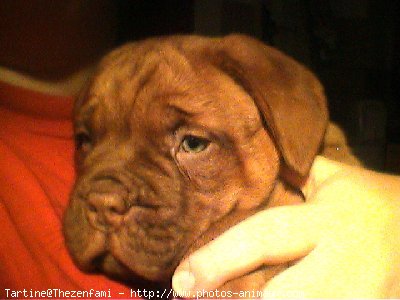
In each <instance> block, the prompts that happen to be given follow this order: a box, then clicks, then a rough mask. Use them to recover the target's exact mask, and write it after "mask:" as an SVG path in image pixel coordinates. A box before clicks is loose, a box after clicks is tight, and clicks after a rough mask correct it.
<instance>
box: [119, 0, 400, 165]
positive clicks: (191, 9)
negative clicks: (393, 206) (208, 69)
mask: <svg viewBox="0 0 400 300" xmlns="http://www.w3.org/2000/svg"><path fill="white" fill-rule="evenodd" d="M399 6H400V1H396V0H391V1H389V0H284V1H282V0H270V1H268V0H264V1H263V0H166V1H165V0H164V1H161V0H153V1H149V0H136V1H128V0H119V1H117V15H118V28H117V31H118V43H119V44H121V43H124V42H126V41H129V40H137V39H141V38H145V37H147V36H152V35H166V34H173V33H196V34H204V35H209V36H211V35H212V36H215V35H223V34H228V33H231V32H240V33H246V34H249V35H252V36H255V37H257V38H259V39H261V40H263V41H265V42H266V43H268V44H271V45H273V46H275V47H277V48H279V49H281V50H283V51H284V52H286V53H287V54H289V55H291V56H293V57H294V58H296V59H297V60H299V61H301V62H303V63H304V64H306V65H307V66H309V67H310V68H311V69H312V70H314V72H315V73H316V74H317V76H318V77H319V78H320V80H321V81H322V82H323V84H324V86H325V89H326V93H327V96H328V99H329V106H330V112H331V118H332V120H334V121H336V122H337V123H339V124H340V125H341V126H342V128H344V130H345V132H346V133H347V136H348V139H349V142H350V144H351V145H352V147H353V149H354V152H355V153H356V154H357V155H358V156H359V157H360V158H361V159H362V160H364V162H365V164H366V165H367V166H369V167H372V168H375V169H378V170H386V171H390V172H396V173H400V117H399V115H400V105H399V101H400V69H399V67H400V55H399V48H400V38H399V37H400V34H399V33H400V18H399V17H400V13H399Z"/></svg>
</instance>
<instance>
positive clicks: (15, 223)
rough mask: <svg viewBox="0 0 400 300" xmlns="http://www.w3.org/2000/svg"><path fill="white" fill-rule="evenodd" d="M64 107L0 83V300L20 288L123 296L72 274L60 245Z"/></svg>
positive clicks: (68, 180)
mask: <svg viewBox="0 0 400 300" xmlns="http://www.w3.org/2000/svg"><path fill="white" fill-rule="evenodd" d="M72 105H73V99H72V98H68V97H56V96H49V95H45V94H41V93H38V92H33V91H30V90H26V89H23V88H19V87H15V86H12V85H8V84H5V83H2V82H0V222H1V223H0V298H5V297H6V296H7V294H6V290H5V289H10V290H9V291H8V292H9V294H8V297H10V295H11V294H10V293H11V291H13V290H14V291H22V290H24V289H25V290H27V291H28V292H29V293H32V292H34V291H44V290H48V289H61V290H62V291H87V290H90V289H94V290H99V291H100V290H102V291H107V292H109V293H110V295H111V296H112V297H125V298H130V296H131V294H130V288H127V287H126V286H123V285H121V284H119V283H116V282H114V281H111V280H109V279H107V278H105V277H103V276H101V275H88V274H84V273H82V272H80V271H79V270H78V269H77V268H76V267H75V265H74V264H73V262H72V261H71V258H70V257H69V255H68V253H67V250H66V248H65V246H64V240H63V235H62V227H61V222H62V215H63V212H64V210H65V208H66V206H67V203H68V194H69V191H70V189H71V186H72V183H73V180H74V168H73V135H72V123H71V115H72ZM119 293H124V294H123V295H122V294H121V295H120V294H119ZM14 295H15V294H14ZM59 296H62V294H61V295H59ZM21 297H23V295H22V294H19V298H21ZM35 298H38V297H35Z"/></svg>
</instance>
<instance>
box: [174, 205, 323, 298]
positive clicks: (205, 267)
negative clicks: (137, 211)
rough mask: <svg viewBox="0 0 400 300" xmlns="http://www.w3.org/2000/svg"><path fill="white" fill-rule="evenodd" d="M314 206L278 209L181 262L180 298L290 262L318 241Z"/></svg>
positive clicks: (176, 278)
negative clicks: (266, 266)
mask: <svg viewBox="0 0 400 300" xmlns="http://www.w3.org/2000/svg"><path fill="white" fill-rule="evenodd" d="M316 214H317V211H316V210H315V209H313V205H312V204H303V205H297V206H282V207H275V208H272V209H269V210H266V211H262V212H259V213H257V214H255V215H253V216H251V217H250V218H248V219H246V220H244V221H243V222H241V223H239V224H237V225H236V226H234V227H232V228H230V229H229V230H227V231H226V232H225V233H223V234H222V235H221V236H219V237H217V238H216V239H215V240H213V241H212V242H210V243H209V244H207V245H205V246H204V247H202V248H200V249H199V250H197V251H196V252H194V253H193V254H191V255H190V256H189V257H188V258H186V259H185V260H184V261H182V262H181V264H180V265H179V266H178V268H177V269H176V271H175V274H174V276H173V279H172V286H173V288H174V290H175V291H176V292H177V293H178V294H182V295H187V292H193V293H194V292H196V291H200V290H203V289H204V290H212V289H215V288H217V287H219V286H221V285H222V284H224V283H225V282H226V281H228V280H230V279H233V278H236V277H238V276H241V275H244V274H246V273H248V272H250V271H252V270H254V269H256V268H257V267H259V266H261V265H263V264H278V263H283V262H287V261H291V260H294V259H297V258H299V257H302V256H304V255H306V254H307V253H309V252H310V251H311V250H312V249H313V248H314V246H315V244H316V241H317V240H318V236H317V233H318V231H317V230H316V228H317V224H316V222H314V221H313V220H317V216H316Z"/></svg>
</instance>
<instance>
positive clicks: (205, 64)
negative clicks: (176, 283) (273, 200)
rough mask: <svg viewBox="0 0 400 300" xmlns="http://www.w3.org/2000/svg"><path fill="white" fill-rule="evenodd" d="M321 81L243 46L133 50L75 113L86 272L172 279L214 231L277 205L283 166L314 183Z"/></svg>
mask: <svg viewBox="0 0 400 300" xmlns="http://www.w3.org/2000/svg"><path fill="white" fill-rule="evenodd" d="M324 101H325V100H324V97H323V94H322V89H321V88H320V86H319V84H318V81H317V80H316V79H315V78H314V77H313V76H312V75H311V73H309V72H308V71H306V70H305V69H304V68H303V67H301V66H300V65H298V64H297V63H295V62H294V61H293V60H291V59H289V58H287V57H286V56H284V55H283V54H281V53H279V52H278V51H276V50H274V49H271V48H268V47H266V46H264V45H263V44H261V43H259V42H257V41H255V40H253V39H251V38H247V37H243V36H228V37H226V38H223V39H207V38H200V37H170V38H163V39H150V40H147V41H143V42H139V43H133V44H129V45H126V46H124V47H122V48H120V49H117V50H115V51H114V52H112V53H111V54H109V55H108V56H107V57H106V58H105V59H104V60H103V61H102V63H101V64H100V67H99V70H98V72H97V75H96V76H95V77H94V78H93V80H92V82H91V83H90V85H89V86H88V88H87V90H86V91H85V93H84V96H83V97H82V99H81V100H79V101H78V102H77V105H76V112H75V132H76V139H77V171H78V177H77V180H76V183H75V187H74V190H73V192H72V195H71V201H70V205H69V207H68V210H67V212H66V216H65V222H64V230H65V236H66V242H67V246H68V248H69V250H70V252H71V254H72V256H73V258H74V259H75V261H76V262H77V264H78V265H79V266H80V267H81V268H82V269H85V270H93V269H94V270H101V271H104V272H106V273H108V274H110V275H113V276H119V277H122V278H124V277H126V278H128V277H131V276H132V274H137V275H140V276H142V277H144V278H146V279H150V280H154V281H160V280H168V279H169V278H170V276H171V274H172V272H173V270H174V269H175V267H176V266H177V264H178V263H179V261H180V259H181V258H182V257H183V255H184V254H185V252H186V251H187V249H188V248H189V247H190V245H192V244H193V242H194V241H195V240H196V239H198V238H199V237H200V236H201V235H202V234H203V233H205V232H206V231H207V230H209V229H210V228H211V227H212V225H213V223H214V222H216V221H219V220H221V219H223V218H224V217H225V216H227V215H228V214H230V213H232V212H233V211H236V210H252V209H256V208H257V207H260V206H262V205H264V204H265V203H266V202H268V196H269V194H270V193H271V191H272V190H273V187H274V184H275V182H276V179H277V177H278V175H279V171H280V169H281V167H282V165H284V166H285V168H287V169H289V170H290V171H292V172H293V173H294V174H296V175H300V176H306V174H307V172H308V170H309V168H310V165H311V163H312V160H313V158H314V156H315V154H316V153H317V151H318V148H319V146H320V143H321V140H322V136H323V132H324V130H325V125H326V121H327V120H326V119H327V112H326V107H325V102H324Z"/></svg>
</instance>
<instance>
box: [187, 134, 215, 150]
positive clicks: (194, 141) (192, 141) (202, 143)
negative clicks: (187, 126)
mask: <svg viewBox="0 0 400 300" xmlns="http://www.w3.org/2000/svg"><path fill="white" fill-rule="evenodd" d="M209 143H210V141H208V140H206V139H204V138H200V137H197V136H193V135H187V136H185V137H184V139H183V140H182V144H181V148H182V149H183V151H185V152H189V153H198V152H201V151H203V150H205V149H206V148H207V146H208V144H209Z"/></svg>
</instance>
